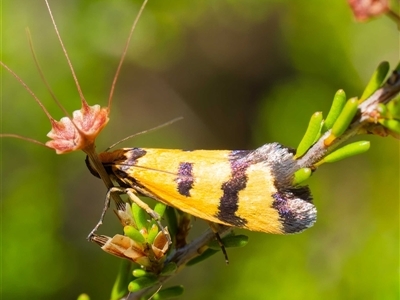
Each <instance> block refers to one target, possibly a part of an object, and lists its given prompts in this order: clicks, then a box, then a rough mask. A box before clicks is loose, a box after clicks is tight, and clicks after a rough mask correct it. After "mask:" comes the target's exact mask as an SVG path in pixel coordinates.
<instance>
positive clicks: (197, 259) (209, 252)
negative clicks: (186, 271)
mask: <svg viewBox="0 0 400 300" xmlns="http://www.w3.org/2000/svg"><path fill="white" fill-rule="evenodd" d="M219 251H220V250H214V249H210V248H208V249H207V250H205V251H204V252H203V253H202V254H200V255H199V256H197V257H195V258H193V259H192V260H189V262H188V263H187V264H186V265H187V266H193V265H195V264H197V263H199V262H202V261H203V260H205V259H207V258H209V257H210V256H213V255H214V254H215V253H217V252H219Z"/></svg>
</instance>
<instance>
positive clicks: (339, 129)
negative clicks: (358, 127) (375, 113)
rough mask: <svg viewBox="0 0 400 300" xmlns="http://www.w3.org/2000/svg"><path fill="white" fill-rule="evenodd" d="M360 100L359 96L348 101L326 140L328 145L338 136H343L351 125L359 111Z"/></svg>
mask: <svg viewBox="0 0 400 300" xmlns="http://www.w3.org/2000/svg"><path fill="white" fill-rule="evenodd" d="M357 109H358V100H357V98H351V99H349V100H348V101H347V102H346V105H345V106H344V108H343V110H342V112H341V113H340V115H339V117H338V118H337V120H336V122H335V124H333V127H332V132H331V134H330V136H328V137H327V138H326V140H325V141H324V143H325V145H326V146H329V145H330V144H331V143H332V142H333V141H334V140H335V139H336V138H337V137H339V136H341V135H342V134H343V132H345V131H346V129H347V128H348V127H349V125H350V123H351V121H352V120H353V118H354V116H355V115H356V113H357Z"/></svg>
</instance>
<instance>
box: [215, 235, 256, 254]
mask: <svg viewBox="0 0 400 300" xmlns="http://www.w3.org/2000/svg"><path fill="white" fill-rule="evenodd" d="M248 242H249V237H248V236H247V235H243V234H239V235H229V236H226V237H224V238H223V239H222V243H223V244H224V247H225V248H237V247H244V246H246V245H247V243H248ZM209 247H210V248H211V249H215V250H221V246H220V245H219V244H218V242H217V241H212V242H211V243H210V244H209Z"/></svg>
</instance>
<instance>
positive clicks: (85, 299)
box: [76, 294, 90, 300]
mask: <svg viewBox="0 0 400 300" xmlns="http://www.w3.org/2000/svg"><path fill="white" fill-rule="evenodd" d="M76 300H90V297H89V295H87V294H80V295H79V296H78V298H77V299H76Z"/></svg>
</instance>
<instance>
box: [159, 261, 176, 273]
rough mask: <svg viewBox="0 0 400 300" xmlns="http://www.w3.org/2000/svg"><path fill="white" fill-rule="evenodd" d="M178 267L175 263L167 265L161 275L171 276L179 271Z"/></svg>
mask: <svg viewBox="0 0 400 300" xmlns="http://www.w3.org/2000/svg"><path fill="white" fill-rule="evenodd" d="M177 268H178V266H177V265H176V263H174V262H170V263H169V264H167V265H165V266H164V268H163V269H162V271H161V273H160V275H161V276H169V275H171V274H173V273H175V271H176V270H177Z"/></svg>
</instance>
